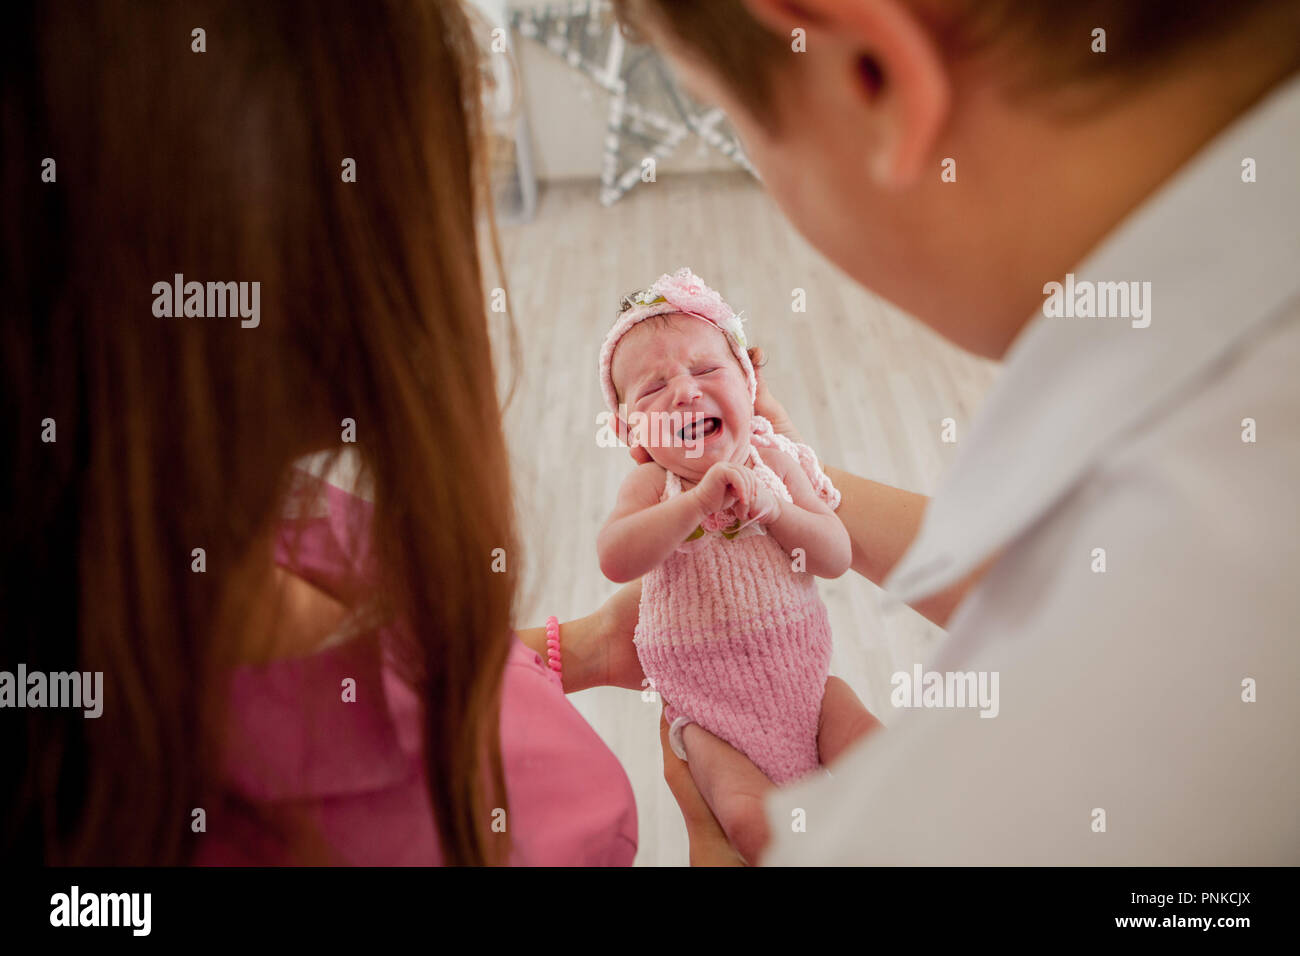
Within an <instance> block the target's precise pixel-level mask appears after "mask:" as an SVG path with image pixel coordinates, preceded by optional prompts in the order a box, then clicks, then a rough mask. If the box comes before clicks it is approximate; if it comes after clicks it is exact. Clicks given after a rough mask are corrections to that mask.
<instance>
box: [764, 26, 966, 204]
mask: <svg viewBox="0 0 1300 956" xmlns="http://www.w3.org/2000/svg"><path fill="white" fill-rule="evenodd" d="M743 2H744V4H745V6H746V7H747V8H748V10H749V12H750V14H751V15H753V17H754V19H756V20H758V21H759V22H760V23H762V24H763V25H764V26H765V27H767V28H768V29H769V30H771V31H772V32H774V33H776V34H777V35H778V36H782V37H786V36H790V35H791V33H792V31H794V30H795V29H802V30H804V31H805V34H806V42H807V51H806V53H805V54H803V55H805V56H817V55H818V53H819V52H824V54H825V55H828V56H838V57H846V58H848V62H846V64H845V66H846V68H847V69H848V70H849V71H850V75H851V76H852V78H853V82H854V83H855V85H856V87H857V91H858V95H859V97H860V98H861V100H860V101H861V103H862V105H863V107H864V108H865V109H870V110H872V111H876V115H877V116H882V115H883V117H884V119H885V122H884V123H883V124H881V125H882V128H883V130H884V136H883V137H882V142H881V147H880V149H881V152H880V154H879V155H877V156H874V157H872V158H871V160H870V162H871V166H870V170H871V172H872V174H873V175H874V176H875V178H876V179H877V181H878V182H879V183H880V184H881V185H882V186H886V187H890V186H895V187H897V186H909V185H911V184H913V183H915V182H916V181H917V180H918V178H919V177H921V176H922V175H924V174H926V173H927V172H930V170H929V169H928V165H927V164H928V163H929V161H930V159H931V158H932V154H933V152H934V146H935V142H936V140H937V139H938V137H939V133H940V130H941V129H942V128H943V124H944V123H945V121H946V120H947V118H948V111H949V109H950V108H951V105H952V82H951V77H950V74H949V69H948V65H947V64H946V63H945V62H944V59H943V55H942V53H941V52H940V48H939V45H938V43H937V42H936V40H935V38H934V36H933V35H932V34H931V32H930V28H929V26H928V25H927V24H926V22H925V21H924V20H922V19H921V18H920V17H918V16H917V15H916V12H915V11H914V10H913V8H912V7H911V6H910V5H909V4H908V3H907V2H905V0H743ZM819 46H820V47H821V48H822V49H821V51H819V49H818V47H819ZM846 119H847V118H846ZM935 175H938V173H937V172H935Z"/></svg>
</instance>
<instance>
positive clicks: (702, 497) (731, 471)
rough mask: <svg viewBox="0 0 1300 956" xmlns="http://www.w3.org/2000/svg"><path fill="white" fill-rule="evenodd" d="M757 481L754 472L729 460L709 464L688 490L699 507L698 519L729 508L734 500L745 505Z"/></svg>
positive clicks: (752, 496) (750, 497) (752, 493)
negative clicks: (698, 480)
mask: <svg viewBox="0 0 1300 956" xmlns="http://www.w3.org/2000/svg"><path fill="white" fill-rule="evenodd" d="M756 485H757V482H756V480H755V478H754V473H753V472H752V471H750V470H749V469H748V468H741V467H740V466H739V465H733V464H731V463H730V462H726V461H719V462H715V463H714V464H712V465H710V466H709V470H708V471H706V472H705V473H704V477H703V478H701V479H700V483H699V484H698V485H696V486H695V487H694V488H692V489H691V490H690V492H689V493H690V494H692V495H694V496H695V502H696V504H697V505H698V506H699V509H700V520H701V521H703V520H704V519H705V518H707V517H708V516H709V515H711V514H713V513H715V512H718V511H722V510H724V509H725V508H730V507H731V506H732V505H733V504H735V503H736V502H740V504H741V507H746V506H747V505H748V502H750V501H752V500H753V498H754V492H755V491H756Z"/></svg>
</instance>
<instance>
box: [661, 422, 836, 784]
mask: <svg viewBox="0 0 1300 956" xmlns="http://www.w3.org/2000/svg"><path fill="white" fill-rule="evenodd" d="M756 419H757V421H758V422H759V423H761V426H767V429H766V432H767V436H766V437H768V439H769V440H770V441H771V443H772V444H774V445H775V444H778V443H781V444H783V445H785V446H787V447H785V448H783V449H782V450H786V451H787V452H788V453H790V455H791V457H792V458H796V459H799V460H801V463H803V464H804V467H805V470H808V468H809V466H808V462H807V459H809V458H812V455H811V451H809V450H808V449H807V447H806V446H794V443H793V442H789V441H788V440H787V439H784V438H782V437H781V436H775V435H772V434H771V430H770V426H768V423H767V421H766V419H763V418H761V417H758V416H756ZM761 426H760V427H761ZM773 439H774V440H773ZM760 440H761V439H760ZM796 448H797V449H798V450H796ZM800 452H805V453H806V454H800ZM815 462H816V459H815V458H812V465H811V467H812V468H816V463H815ZM749 463H750V465H751V466H752V467H753V469H754V472H755V474H756V475H757V476H758V477H759V480H760V481H762V482H763V483H764V484H765V485H767V486H768V488H769V489H771V491H772V492H773V494H776V495H779V496H780V498H781V500H783V501H791V500H792V499H791V497H790V492H789V491H788V490H787V489H786V487H785V485H784V483H782V481H781V479H780V478H779V477H778V476H777V475H776V473H775V472H774V471H772V469H771V468H769V467H768V466H767V465H765V464H764V463H763V460H762V458H761V457H760V456H759V453H758V449H757V448H756V447H754V446H753V445H751V446H750V459H749ZM820 477H821V478H822V480H823V481H824V482H825V476H824V475H821V476H820ZM827 486H829V482H826V483H825V486H824V487H827ZM681 490H682V484H681V479H680V478H679V477H678V476H677V475H675V474H674V473H673V472H671V471H670V472H667V478H666V480H665V482H664V492H663V494H662V496H661V497H660V500H661V501H663V500H667V499H668V498H671V497H673V496H674V495H677V494H680V493H681ZM830 492H831V493H833V494H834V498H835V500H836V501H837V500H838V497H839V496H838V493H835V492H834V489H830ZM823 495H824V496H826V493H825V492H823ZM714 517H718V516H714ZM728 517H734V516H731V515H729V511H728V512H723V513H722V516H721V520H720V521H716V522H709V524H712V525H714V526H715V530H706V531H705V533H704V534H703V535H701V536H699V537H696V538H694V539H693V540H688V541H686V542H684V543H683V544H681V545H679V546H678V547H677V550H676V551H675V552H673V554H672V555H670V556H669V558H668V560H666V561H665V562H664V563H663V564H661V565H660V566H659V567H657V568H655V569H654V570H653V571H651V572H649V573H648V574H646V575H645V576H644V577H643V578H642V579H641V614H640V620H639V621H638V622H637V627H636V649H637V656H638V657H639V658H640V660H641V667H642V669H643V670H644V671H645V675H646V677H648V678H649V679H650V681H651V682H652V685H653V686H654V688H655V690H657V691H659V692H660V693H661V694H663V697H664V704H665V707H664V714H665V716H666V717H667V719H668V722H669V725H670V733H669V740H670V742H671V744H672V747H673V751H674V752H675V753H676V754H677V755H678V756H679V757H681V758H682V759H686V752H685V750H684V749H683V747H682V741H681V732H682V728H683V727H684V726H685V725H686V724H688V723H697V724H699V725H700V726H701V727H703V728H704V729H705V730H707V731H709V732H710V733H712V734H714V735H715V736H717V737H720V738H722V739H723V740H725V741H727V743H729V744H731V745H732V746H733V747H735V748H736V749H737V750H739V751H740V752H741V753H743V754H745V756H747V757H748V758H749V759H750V760H752V761H753V762H754V764H755V765H756V766H757V767H758V769H759V770H761V771H763V773H764V774H766V775H767V777H768V778H769V779H770V780H771V781H772V782H773V783H777V784H782V783H787V782H789V781H792V780H795V779H797V778H799V777H801V776H804V775H805V774H807V773H809V772H810V771H812V770H815V769H816V768H817V767H818V766H819V763H820V761H819V760H818V756H817V725H818V721H819V719H820V717H821V705H822V696H823V694H824V693H825V690H826V678H827V676H828V675H829V673H830V662H831V628H830V621H829V619H828V618H827V615H826V606H825V605H824V604H822V602H821V599H820V598H819V597H818V596H817V579H816V578H815V577H814V576H813V575H811V574H808V573H807V572H802V571H795V570H793V567H792V564H793V562H792V559H791V557H790V555H788V554H786V553H785V551H784V550H783V549H782V548H781V546H780V545H779V544H777V542H776V540H775V539H774V538H772V536H771V535H769V534H768V533H767V531H766V530H765V529H764V528H763V527H762V526H761V525H757V524H750V525H747V526H744V527H742V528H741V530H740V531H739V532H738V533H736V534H735V536H734V537H731V538H730V539H729V538H728V537H727V536H726V535H724V534H723V532H722V528H729V527H730V524H731V523H730V521H728V520H727V519H728ZM718 525H721V526H722V528H718V527H717V526H718Z"/></svg>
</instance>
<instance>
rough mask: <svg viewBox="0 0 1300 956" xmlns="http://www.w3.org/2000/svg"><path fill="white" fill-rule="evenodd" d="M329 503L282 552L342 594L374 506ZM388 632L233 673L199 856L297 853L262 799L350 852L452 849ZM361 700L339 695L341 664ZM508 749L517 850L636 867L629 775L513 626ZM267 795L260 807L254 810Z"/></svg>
mask: <svg viewBox="0 0 1300 956" xmlns="http://www.w3.org/2000/svg"><path fill="white" fill-rule="evenodd" d="M327 489H328V490H327V497H328V504H329V509H328V510H329V513H328V515H327V516H324V517H320V518H314V519H310V520H308V521H306V522H305V523H303V524H301V525H300V527H301V528H302V533H301V535H300V536H299V535H295V536H294V539H293V540H294V541H295V542H296V543H297V547H296V550H293V551H292V554H291V549H290V546H289V539H288V537H287V536H282V538H281V540H280V544H279V547H278V549H277V561H278V563H279V564H281V565H282V566H284V567H286V568H288V569H290V570H292V571H294V573H296V574H298V575H300V576H301V577H303V578H304V579H305V580H307V581H308V582H309V583H311V584H313V585H314V586H316V587H318V588H320V589H321V590H323V591H325V592H327V593H329V594H331V595H336V596H341V595H346V594H348V593H349V588H350V582H351V581H353V580H354V578H355V576H356V574H357V572H358V571H359V569H360V568H361V567H362V565H363V564H364V562H365V560H366V553H367V544H366V542H367V541H368V528H369V522H370V518H371V514H372V508H371V505H370V504H369V503H368V502H365V501H364V500H362V499H360V498H356V497H354V496H352V495H349V494H347V493H346V492H343V491H341V490H340V489H337V488H333V487H331V486H327ZM381 645H382V640H381V636H380V635H374V634H372V635H363V636H359V637H354V638H351V639H349V640H348V641H346V642H345V643H342V644H339V645H336V646H334V647H329V648H326V649H325V650H322V651H320V652H318V653H316V654H312V655H311V656H309V657H304V658H298V659H293V660H282V661H277V662H275V663H272V664H271V665H269V666H266V667H260V668H255V667H244V668H240V669H239V670H237V671H236V673H235V675H234V678H233V682H232V685H231V693H232V696H231V700H230V711H229V727H228V730H227V734H226V740H225V749H226V756H225V761H224V766H225V775H224V779H225V781H226V784H225V787H226V796H227V797H231V798H234V799H223V800H222V801H220V803H219V805H218V806H214V807H210V808H208V816H207V832H206V833H205V834H204V836H203V837H202V838H201V841H200V845H199V852H198V857H197V860H196V862H197V863H198V864H200V865H230V864H236V865H250V864H251V865H266V864H278V863H285V862H289V860H288V858H287V856H286V850H285V848H284V847H283V846H281V845H280V844H279V842H277V840H276V838H275V830H274V829H272V828H271V827H269V826H267V825H265V824H263V823H261V822H260V821H259V820H258V819H257V817H258V814H259V813H261V812H264V811H270V812H274V811H276V810H277V809H283V808H293V809H295V810H305V811H306V812H307V816H308V820H309V821H310V822H311V823H312V824H313V825H314V827H315V829H316V830H317V831H318V832H319V833H320V834H321V835H322V836H323V837H324V840H325V843H326V844H327V846H328V847H329V850H330V852H331V853H332V854H333V856H334V857H335V858H336V859H337V861H338V862H340V863H348V864H360V865H428V864H439V863H441V862H442V855H441V852H440V850H439V846H438V836H437V831H436V829H435V827H434V820H433V812H432V809H431V805H430V802H429V797H428V793H427V790H426V788H425V783H424V780H423V767H424V755H423V751H422V749H421V729H420V721H419V708H418V701H417V699H416V697H415V695H414V694H413V693H412V692H411V691H410V690H409V689H408V688H407V687H406V685H405V684H404V683H403V682H402V681H401V680H400V679H398V677H397V676H396V674H395V673H394V672H393V670H392V669H391V668H390V667H389V666H388V664H387V662H386V661H385V660H384V659H383V656H382V654H381V653H380V652H379V648H380V646H381ZM348 677H350V678H352V679H353V680H355V681H356V700H355V702H350V703H344V702H343V701H342V700H341V685H342V681H343V680H344V678H348ZM503 680H504V685H503V689H502V702H501V750H502V759H503V762H504V766H505V775H506V789H507V797H508V799H509V805H510V809H509V817H508V819H507V826H508V829H509V832H510V837H511V840H512V845H513V853H512V856H511V859H510V862H511V863H512V864H516V865H528V866H538V865H545V866H569V865H576V866H606V865H614V866H627V865H631V863H632V860H633V857H634V856H635V855H636V847H637V819H636V804H635V802H634V799H633V796H632V787H631V784H630V783H629V782H628V779H627V775H626V774H625V773H624V771H623V768H622V766H621V765H620V764H619V762H618V759H617V758H616V757H615V756H614V754H613V753H612V752H611V751H610V750H609V748H608V747H606V746H605V744H604V743H603V742H602V741H601V739H600V738H599V737H598V736H597V735H596V733H595V731H593V730H592V729H591V726H590V725H589V724H587V722H586V721H585V720H584V719H583V718H582V716H581V715H580V714H579V713H578V711H577V710H576V709H574V707H573V705H572V704H570V703H569V701H568V699H567V698H566V697H565V695H564V692H563V690H562V689H561V687H560V682H559V679H558V678H557V677H556V676H555V675H554V672H553V671H551V670H549V669H548V668H547V667H545V666H544V665H543V663H542V660H541V658H540V657H539V656H538V655H537V654H536V653H534V652H533V651H532V650H530V649H529V648H528V647H526V646H525V645H524V644H523V643H522V642H520V640H519V639H518V638H517V637H512V643H511V650H510V656H509V658H508V660H507V662H506V668H505V674H504V678H503ZM248 805H251V806H252V807H254V808H256V811H257V812H255V813H250V812H248V811H247V809H245V808H246V807H247V806H248Z"/></svg>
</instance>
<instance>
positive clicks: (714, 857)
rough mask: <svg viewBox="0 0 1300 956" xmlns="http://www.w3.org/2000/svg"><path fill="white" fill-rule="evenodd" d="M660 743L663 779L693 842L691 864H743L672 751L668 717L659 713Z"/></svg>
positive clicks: (687, 769) (689, 774)
mask: <svg viewBox="0 0 1300 956" xmlns="http://www.w3.org/2000/svg"><path fill="white" fill-rule="evenodd" d="M659 743H660V746H661V747H662V748H663V752H664V782H665V783H667V784H668V789H669V790H671V791H672V794H673V797H674V798H675V799H676V800H677V806H678V807H680V808H681V811H682V820H683V821H685V823H686V838H687V840H688V841H689V842H690V862H691V866H744V865H745V862H744V860H742V859H741V858H740V854H739V853H737V852H736V851H735V850H733V849H732V847H731V844H730V843H728V842H727V836H726V834H725V833H723V832H722V826H721V825H720V824H719V823H718V821H717V818H716V817H714V815H713V811H712V810H710V809H709V805H708V804H707V803H706V802H705V800H704V797H703V795H701V793H700V790H699V787H697V786H695V780H694V779H693V778H692V777H691V770H690V768H689V767H688V766H687V765H686V762H685V761H684V760H681V759H680V758H678V756H677V754H675V753H673V748H672V745H670V744H669V743H668V720H667V718H665V717H664V715H663V714H662V713H660V715H659Z"/></svg>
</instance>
